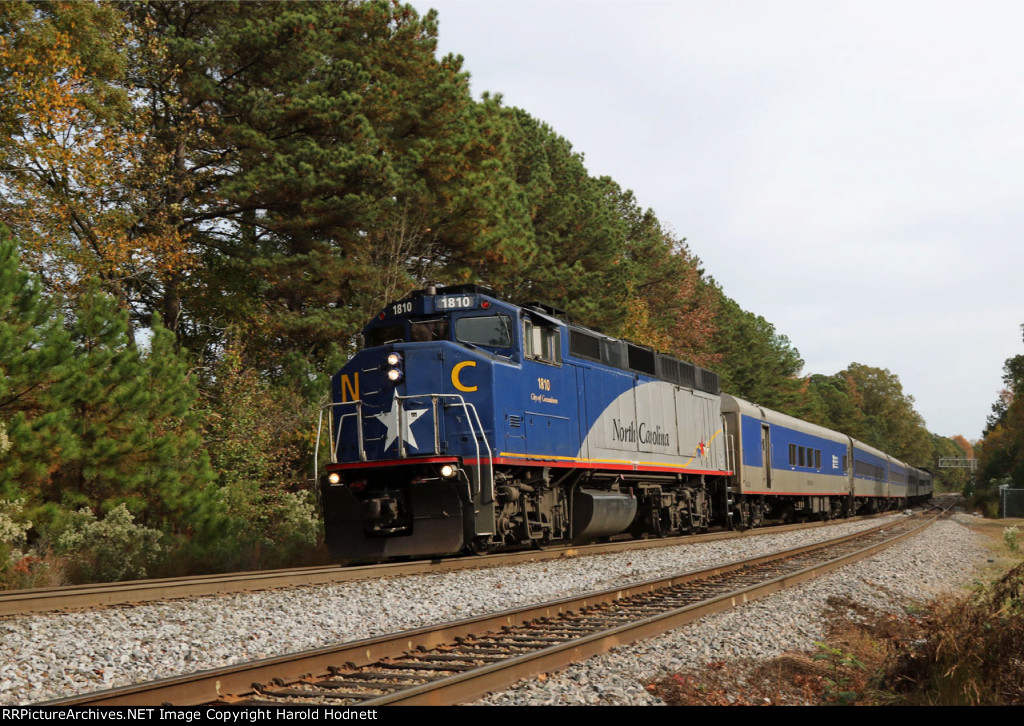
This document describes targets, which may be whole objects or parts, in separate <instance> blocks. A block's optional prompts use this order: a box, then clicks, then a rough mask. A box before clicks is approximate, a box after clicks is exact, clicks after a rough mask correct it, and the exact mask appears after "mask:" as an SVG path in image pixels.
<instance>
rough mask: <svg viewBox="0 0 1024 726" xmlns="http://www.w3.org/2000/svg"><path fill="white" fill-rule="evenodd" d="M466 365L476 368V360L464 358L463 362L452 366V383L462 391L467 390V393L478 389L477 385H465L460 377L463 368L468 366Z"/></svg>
mask: <svg viewBox="0 0 1024 726" xmlns="http://www.w3.org/2000/svg"><path fill="white" fill-rule="evenodd" d="M466 367H470V368H475V367H476V361H472V360H464V361H462V362H461V363H458V364H456V365H455V367H454V368H452V385H453V386H455V387H456V388H457V389H458V390H460V391H465V392H466V393H472V392H473V391H475V390H476V389H477V387H476V386H467V385H465V384H464V383H463V382H462V381H461V380H460V379H459V373H461V372H462V369H463V368H466Z"/></svg>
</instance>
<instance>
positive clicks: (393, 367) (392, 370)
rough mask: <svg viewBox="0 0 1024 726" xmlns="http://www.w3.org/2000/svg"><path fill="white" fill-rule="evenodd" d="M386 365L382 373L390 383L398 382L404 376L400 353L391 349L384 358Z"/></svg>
mask: <svg viewBox="0 0 1024 726" xmlns="http://www.w3.org/2000/svg"><path fill="white" fill-rule="evenodd" d="M384 361H385V363H386V364H387V366H388V369H387V370H386V371H384V375H385V376H387V379H388V380H389V381H391V382H392V383H398V382H399V381H400V380H402V378H403V377H404V376H405V373H404V371H403V370H402V354H401V353H396V352H394V351H392V352H391V353H388V356H387V358H385V359H384Z"/></svg>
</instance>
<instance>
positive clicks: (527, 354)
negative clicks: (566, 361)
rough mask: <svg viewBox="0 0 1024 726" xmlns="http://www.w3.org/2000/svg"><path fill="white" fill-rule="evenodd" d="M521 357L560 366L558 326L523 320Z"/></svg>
mask: <svg viewBox="0 0 1024 726" xmlns="http://www.w3.org/2000/svg"><path fill="white" fill-rule="evenodd" d="M523 357H524V358H532V359H533V360H539V361H542V362H544V363H551V364H552V365H561V364H562V337H561V335H560V334H559V331H558V326H556V325H551V324H550V323H546V322H544V321H541V320H535V319H533V318H531V317H525V318H523Z"/></svg>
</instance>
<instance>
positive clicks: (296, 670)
mask: <svg viewBox="0 0 1024 726" xmlns="http://www.w3.org/2000/svg"><path fill="white" fill-rule="evenodd" d="M931 521H934V518H933V519H930V520H929V521H928V522H926V523H925V524H924V525H921V526H919V527H916V528H914V529H912V530H910V531H908V532H906V533H904V534H902V535H900V536H899V537H898V538H894V539H891V540H887V541H886V542H884V543H881V544H874V545H871V546H870V547H866V548H861V549H859V550H857V551H856V552H854V553H853V554H848V555H845V556H843V557H842V558H840V559H838V560H835V561H832V562H829V563H828V564H826V565H823V566H820V567H813V568H806V569H804V570H801V571H799V572H795V573H790V574H787V575H784V576H781V577H778V578H775V579H773V580H771V581H768V582H764V583H761V584H759V585H756V586H751V587H747V588H742V589H739V590H736V591H734V592H731V593H728V594H726V595H723V596H720V597H715V598H712V599H711V600H709V601H707V602H706V603H701V604H699V605H693V606H688V607H685V608H681V609H679V611H678V612H672V613H667V614H665V615H662V616H658V617H653V618H648V619H645V620H643V621H640V622H637V623H634V624H632V625H631V626H629V627H625V626H624V627H623V628H616V629H613V630H611V631H608V632H606V633H602V634H598V635H595V636H590V637H586V638H581V639H579V640H576V641H572V642H571V643H568V644H566V645H565V646H563V647H558V648H554V649H550V652H547V651H543V652H538V653H531V654H528V655H524V656H518V657H515V658H512V659H509V660H507V661H505V664H506V665H505V666H504V667H498V666H499V665H500V664H493V665H491V666H487V667H485V668H481V669H479V670H478V672H476V675H473V674H460V675H458V676H452V677H450V678H446V679H443V680H442V681H437V682H436V685H435V684H428V685H424V686H422V687H417V688H414V689H411V690H410V691H407V692H406V694H405V695H399V694H394V695H393V696H389V697H382V698H383V699H384V700H377V699H375V700H373V701H369V700H368V701H363V702H361V703H359V704H357V705H359V706H369V705H376V704H378V703H380V704H383V703H408V704H414V703H424V704H425V703H431V704H437V703H455V702H459V701H462V700H467V699H470V698H475V697H477V696H479V695H482V694H483V693H486V692H488V691H491V690H494V689H496V688H501V687H504V686H507V685H509V684H510V683H513V682H515V681H516V680H518V679H519V678H522V677H525V676H526V675H529V674H530V673H537V672H543V671H547V670H554V669H556V668H559V667H563V666H564V665H566V664H568V663H571V662H575V661H577V660H581V659H583V658H587V657H590V656H591V655H594V654H596V653H599V652H602V651H603V650H606V649H607V648H609V647H613V646H615V645H622V644H624V643H628V642H633V641H635V640H638V639H642V638H645V637H650V636H651V635H654V634H656V633H660V632H664V631H665V630H668V629H671V628H674V627H678V626H679V625H681V624H684V623H686V622H689V621H691V620H693V619H696V618H699V617H703V616H704V615H706V614H709V613H712V612H718V611H720V610H725V609H728V608H730V607H735V606H736V605H739V604H742V603H744V602H749V601H750V600H753V599H756V598H759V597H763V596H765V595H767V594H770V593H772V592H775V591H776V590H779V589H782V588H783V587H788V586H789V585H792V584H796V583H798V582H802V581H804V580H806V579H810V578H812V577H816V576H818V575H819V574H823V573H824V572H826V571H829V570H831V569H835V568H836V567H840V566H842V565H844V564H848V563H849V562H852V561H855V560H856V559H861V558H863V557H867V556H870V555H871V554H874V552H876V551H877V550H879V549H880V548H882V547H884V546H888V545H889V544H892V543H894V542H896V541H899V540H900V539H903V538H905V537H909V536H911V535H912V534H914V533H916V532H918V531H920V529H921V527H923V526H927V524H930V523H931ZM892 527H893V525H891V524H884V525H880V526H878V527H875V528H873V529H871V530H867V531H866V532H860V533H856V534H852V535H846V536H843V537H839V538H836V539H833V540H828V541H827V542H823V543H817V544H814V545H805V546H802V547H797V548H793V549H789V550H785V551H782V552H776V553H773V554H770V555H763V556H760V557H756V558H752V559H749V560H740V561H735V562H731V563H727V564H723V565H719V566H715V567H711V568H705V569H703V570H697V571H692V572H687V573H682V574H678V575H674V576H671V577H666V578H658V579H654V580H648V581H644V582H638V583H634V584H631V585H628V586H625V587H618V588H610V589H607V590H602V591H600V592H591V593H586V594H583V595H579V596H572V597H567V598H563V599H560V600H555V601H552V602H546V603H541V604H539V605H532V606H527V607H523V608H516V609H513V610H507V611H503V612H499V613H494V614H491V615H483V616H477V617H473V618H466V619H463V620H459V621H455V622H451V623H443V624H440V625H435V626H428V627H423V628H417V629H414V630H408V631H404V632H401V633H395V634H390V635H385V636H379V637H375V638H368V639H364V640H359V641H353V642H349V643H342V644H338V645H335V646H331V647H328V648H322V649H317V650H311V651H305V652H302V653H297V654H291V655H284V656H277V657H274V658H267V659H263V660H259V661H255V662H252V663H245V664H240V665H235V666H226V667H223V668H217V669H213V670H207V671H200V672H197V673H193V674H188V675H183V676H176V677H172V678H165V679H161V680H159V681H153V682H150V683H142V684H137V685H132V686H123V687H119V688H114V689H111V690H106V691H99V692H95V693H87V694H82V695H79V696H73V697H69V698H63V699H59V700H56V701H51V702H48V703H46V704H41V705H47V706H86V705H88V706H151V705H161V704H167V703H173V704H174V705H177V706H188V705H197V704H204V703H214V702H218V701H223V699H225V698H227V697H228V696H229V694H235V697H243V698H244V697H246V696H249V695H250V694H253V693H254V692H255V691H254V684H257V683H267V682H270V681H274V682H287V681H297V680H299V679H301V678H302V677H304V676H307V675H309V674H311V673H327V672H329V671H330V670H331V669H332V668H336V667H337V666H338V665H339V664H349V665H351V666H353V667H358V666H365V665H368V664H371V663H376V662H379V661H382V660H388V659H394V658H400V657H402V656H403V655H406V654H408V653H409V652H411V651H416V650H429V649H432V648H436V647H438V646H441V645H444V644H446V643H450V642H452V641H453V640H457V639H458V638H465V637H467V636H470V635H473V634H479V633H484V632H488V631H496V630H500V629H502V628H506V627H515V626H519V625H523V624H525V623H528V622H531V621H534V620H538V619H541V618H554V617H557V616H559V615H562V614H564V613H569V612H574V611H578V610H580V609H583V608H587V607H592V606H595V605H599V604H603V603H610V602H615V601H618V600H623V599H625V598H628V597H631V596H633V595H637V594H639V593H648V592H653V591H655V590H659V589H662V588H665V587H671V586H673V585H678V584H682V583H687V582H692V581H695V580H699V579H704V578H708V577H714V576H717V575H722V574H725V573H729V572H733V571H735V570H739V569H741V568H745V567H750V566H752V565H756V564H762V563H767V562H771V561H776V560H782V559H786V558H792V557H795V556H798V555H801V554H804V553H807V552H811V551H814V550H820V549H824V548H827V547H834V546H836V545H838V544H841V543H845V542H850V541H852V540H855V539H858V538H863V537H866V536H869V535H870V534H871V533H877V532H878V531H880V530H885V529H889V528H892ZM526 664H530V665H529V666H528V667H527V665H526ZM499 674H500V675H499Z"/></svg>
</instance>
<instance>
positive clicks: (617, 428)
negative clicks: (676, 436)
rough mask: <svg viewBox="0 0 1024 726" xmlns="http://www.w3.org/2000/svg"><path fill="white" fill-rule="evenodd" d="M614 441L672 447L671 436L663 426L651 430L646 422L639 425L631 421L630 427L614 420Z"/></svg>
mask: <svg viewBox="0 0 1024 726" xmlns="http://www.w3.org/2000/svg"><path fill="white" fill-rule="evenodd" d="M612 441H622V442H628V443H630V444H635V443H637V441H639V442H640V443H641V444H648V445H650V446H670V445H671V443H670V438H669V435H668V434H667V433H665V432H663V431H662V430H661V425H660V424H659V425H658V426H655V427H654V428H651V427H650V425H648V424H647V423H646V422H644V423H641V424H640V425H637V423H636V421H630V423H629V426H625V425H623V424H622V423H619V420H618V419H614V418H613V419H612Z"/></svg>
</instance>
